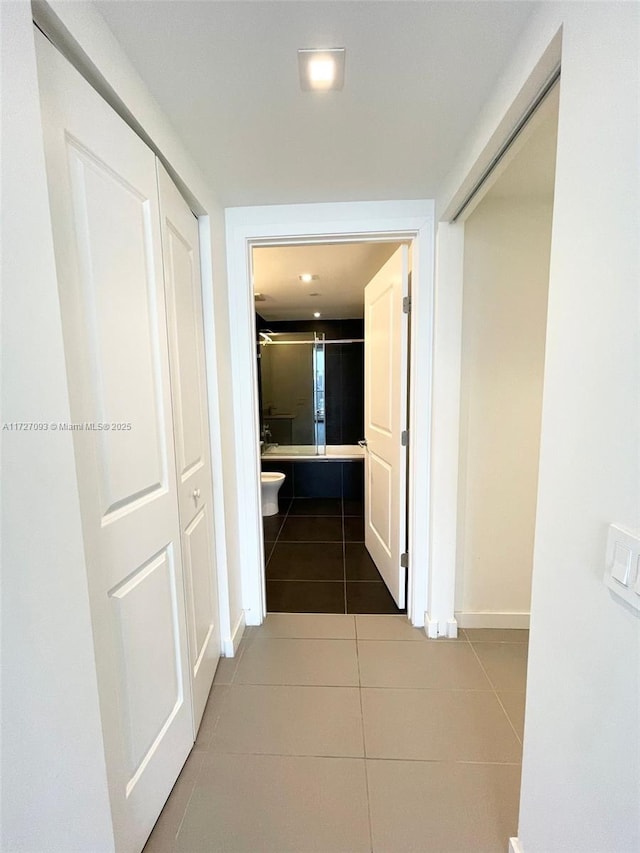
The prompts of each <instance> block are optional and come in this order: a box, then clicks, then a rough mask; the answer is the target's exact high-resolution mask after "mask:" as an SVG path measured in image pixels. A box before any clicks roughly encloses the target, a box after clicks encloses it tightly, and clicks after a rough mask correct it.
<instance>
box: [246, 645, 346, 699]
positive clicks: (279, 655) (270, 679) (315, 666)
mask: <svg viewBox="0 0 640 853" xmlns="http://www.w3.org/2000/svg"><path fill="white" fill-rule="evenodd" d="M236 683H238V684H288V685H318V686H324V687H357V686H358V661H357V657H356V644H355V642H354V641H353V640H285V639H267V640H254V641H253V642H252V644H251V645H250V646H249V647H248V648H247V650H246V652H245V653H244V654H243V656H242V658H241V659H240V663H239V665H238V671H237V675H236Z"/></svg>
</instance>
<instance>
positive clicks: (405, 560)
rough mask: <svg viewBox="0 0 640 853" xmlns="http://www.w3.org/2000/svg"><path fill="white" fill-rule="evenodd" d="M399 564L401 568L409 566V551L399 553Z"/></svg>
mask: <svg viewBox="0 0 640 853" xmlns="http://www.w3.org/2000/svg"><path fill="white" fill-rule="evenodd" d="M400 566H401V568H403V569H408V568H409V552H408V551H405V552H404V554H400Z"/></svg>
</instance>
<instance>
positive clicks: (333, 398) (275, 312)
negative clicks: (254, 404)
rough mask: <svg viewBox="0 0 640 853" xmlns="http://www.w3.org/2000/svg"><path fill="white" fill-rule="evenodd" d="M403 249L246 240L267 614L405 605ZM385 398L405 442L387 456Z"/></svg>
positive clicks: (387, 609)
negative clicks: (250, 247)
mask: <svg viewBox="0 0 640 853" xmlns="http://www.w3.org/2000/svg"><path fill="white" fill-rule="evenodd" d="M401 246H402V244H400V243H398V242H397V241H393V242H391V241H380V242H379V241H367V242H359V241H358V242H351V241H348V242H340V243H320V244H312V245H308V244H306V245H305V244H296V245H293V246H292V245H286V244H285V245H279V246H269V247H262V246H261V247H254V248H253V250H252V271H253V274H252V280H253V285H254V296H255V306H256V351H257V363H256V377H257V385H258V387H257V392H258V393H257V396H258V401H259V403H258V419H259V425H260V450H261V469H262V472H263V476H264V477H265V478H269V480H270V482H269V483H266V484H263V486H262V489H263V502H262V504H263V505H262V510H263V529H264V555H265V570H266V609H267V611H268V612H315V613H395V614H397V613H403V612H405V602H406V571H405V569H404V567H403V566H402V565H401V557H400V554H401V553H403V552H404V551H405V550H406V491H405V489H404V487H403V484H404V482H405V481H406V459H405V456H406V453H405V452H401V451H402V448H401V430H402V429H404V428H406V412H407V405H406V386H407V383H406V373H407V363H406V362H407V353H406V347H402V344H403V343H404V342H405V341H406V334H404V332H405V329H406V326H407V321H408V315H406V314H405V315H403V313H402V299H403V296H405V295H406V293H405V291H406V288H407V287H408V266H409V264H408V261H409V256H410V245H406V244H404V247H403V248H401ZM403 264H404V265H405V266H406V269H404V268H403ZM403 275H404V278H405V279H406V281H405V282H404V285H403ZM389 285H391V289H389ZM378 315H382V317H383V320H384V321H383V322H382V323H381V322H380V318H379V316H378ZM394 317H395V319H394ZM390 319H393V320H394V322H393V323H390V322H389V320H390ZM365 328H366V329H367V330H368V331H367V344H366V346H365ZM396 329H397V331H395V330H396ZM394 342H395V347H396V349H397V363H393V364H392V359H391V358H390V357H389V354H390V353H392V352H393V351H394ZM365 349H366V352H367V357H366V358H365ZM392 370H393V371H394V373H395V374H398V375H397V376H395V375H394V376H393V380H394V381H393V383H391V385H390V386H389V387H388V388H387V387H386V385H385V375H390V374H391V372H392ZM386 384H388V382H387V383H386ZM389 390H393V391H394V393H395V398H394V400H393V401H392V400H391V398H388V397H387V394H388V392H389ZM390 405H391V408H396V409H397V410H398V411H397V412H396V413H395V415H396V416H395V417H394V422H395V423H393V424H391V423H390V424H389V428H390V429H389V430H387V429H386V425H385V427H384V428H383V433H384V436H386V435H387V433H389V435H388V437H387V439H386V440H387V444H390V445H393V443H394V440H395V443H397V445H398V448H397V449H396V448H395V447H393V446H392V448H391V454H389V452H388V451H389V448H384V449H383V450H387V453H386V458H381V455H380V449H379V448H378V443H379V440H378V435H379V434H380V429H379V428H378V427H377V423H376V422H377V421H380V420H381V416H382V419H384V417H385V413H386V412H387V411H388V410H390ZM365 409H367V410H368V411H369V413H370V414H369V417H365ZM381 410H382V411H381ZM371 413H373V416H372V415H371ZM394 426H395V429H396V434H395V435H392V434H391V431H390V430H391V429H392V428H393V427H394ZM367 440H368V441H367ZM369 445H370V446H369ZM376 466H378V467H376ZM401 466H403V470H400V467H401ZM380 468H382V475H381V473H380V470H379V469H380ZM387 472H389V473H390V474H392V475H395V479H393V478H392V477H389V476H385V475H386V474H387ZM282 478H284V479H282ZM271 481H275V485H274V484H272V482H271ZM387 489H388V490H389V493H388V494H387V493H386V490H387ZM391 490H393V493H392V492H391ZM381 572H382V574H381Z"/></svg>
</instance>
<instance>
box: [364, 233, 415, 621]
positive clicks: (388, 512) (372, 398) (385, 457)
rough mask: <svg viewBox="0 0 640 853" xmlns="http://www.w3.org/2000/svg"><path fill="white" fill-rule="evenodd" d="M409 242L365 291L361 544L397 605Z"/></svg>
mask: <svg viewBox="0 0 640 853" xmlns="http://www.w3.org/2000/svg"><path fill="white" fill-rule="evenodd" d="M407 290H408V248H407V247H406V246H401V247H400V248H399V249H398V250H397V251H396V252H395V253H394V254H393V255H392V256H391V258H389V260H388V261H387V263H386V264H385V265H384V266H383V267H382V268H381V269H380V270H379V272H378V273H376V275H375V276H374V277H373V279H372V280H371V281H370V282H369V284H368V285H367V286H366V287H365V291H364V304H365V309H364V317H365V438H366V442H367V447H366V455H365V471H366V474H365V545H366V547H367V550H368V551H369V553H370V554H371V558H372V559H373V561H374V563H375V564H376V566H377V567H378V571H379V572H380V574H381V575H382V578H383V580H384V582H385V583H386V585H387V587H388V588H389V591H390V593H391V595H392V596H393V598H394V600H395V602H396V604H397V605H398V607H401V608H402V607H404V606H405V595H406V592H405V577H406V569H404V568H403V567H402V566H401V565H400V562H401V554H402V552H403V551H404V547H405V539H406V486H405V484H406V448H404V447H403V446H402V430H403V429H404V428H405V421H406V410H407V402H406V394H407V382H406V375H407V322H406V315H404V314H403V312H402V298H403V296H406V295H407Z"/></svg>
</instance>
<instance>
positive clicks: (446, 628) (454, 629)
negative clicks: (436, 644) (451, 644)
mask: <svg viewBox="0 0 640 853" xmlns="http://www.w3.org/2000/svg"><path fill="white" fill-rule="evenodd" d="M424 632H425V634H426V635H427V637H428V638H429V639H430V640H437V639H439V638H446V639H447V640H455V638H456V637H457V636H458V623H457V622H456V620H455V619H449V620H448V621H447V622H439V621H438V620H437V619H432V618H431V617H430V616H429V614H428V613H425V614H424Z"/></svg>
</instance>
